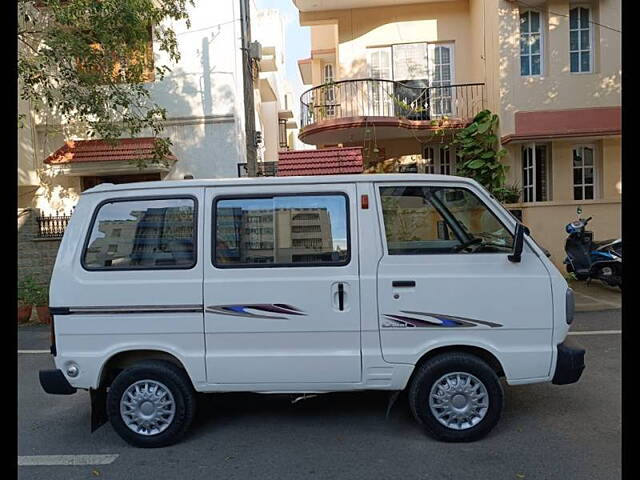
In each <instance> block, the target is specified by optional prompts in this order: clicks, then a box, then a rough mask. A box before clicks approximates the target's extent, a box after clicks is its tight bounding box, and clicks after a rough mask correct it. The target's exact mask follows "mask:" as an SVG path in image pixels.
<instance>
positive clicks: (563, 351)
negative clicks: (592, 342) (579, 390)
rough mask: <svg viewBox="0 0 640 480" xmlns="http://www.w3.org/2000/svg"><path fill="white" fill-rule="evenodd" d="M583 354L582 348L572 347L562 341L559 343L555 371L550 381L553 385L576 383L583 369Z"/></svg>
mask: <svg viewBox="0 0 640 480" xmlns="http://www.w3.org/2000/svg"><path fill="white" fill-rule="evenodd" d="M584 354H585V350H584V348H573V347H569V346H568V345H565V343H564V342H562V343H559V344H558V361H557V362H556V371H555V373H554V375H553V380H551V382H552V383H553V384H554V385H568V384H570V383H576V382H577V381H578V380H579V379H580V375H582V371H583V370H584V366H585V365H584Z"/></svg>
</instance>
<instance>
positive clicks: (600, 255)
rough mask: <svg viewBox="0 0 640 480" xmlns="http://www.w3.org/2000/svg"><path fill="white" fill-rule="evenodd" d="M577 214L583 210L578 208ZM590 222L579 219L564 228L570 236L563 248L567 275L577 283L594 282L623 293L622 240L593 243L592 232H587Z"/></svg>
mask: <svg viewBox="0 0 640 480" xmlns="http://www.w3.org/2000/svg"><path fill="white" fill-rule="evenodd" d="M577 212H578V215H580V214H581V213H582V209H581V208H579V207H578V210H577ZM592 218H593V217H589V218H587V219H583V218H578V220H576V221H574V222H571V223H568V224H567V225H566V227H565V230H566V231H567V233H568V234H569V236H568V237H567V240H566V242H565V245H564V250H565V252H566V253H567V257H566V258H565V259H564V264H565V265H566V266H567V272H569V273H573V274H574V275H575V276H576V278H577V279H578V280H586V281H587V282H589V281H591V280H592V279H594V278H595V279H598V280H600V281H602V282H604V283H606V284H607V285H610V286H612V287H619V288H620V290H622V239H621V238H619V239H615V240H603V241H599V242H596V241H594V240H593V232H591V231H589V230H586V227H587V224H588V223H589V221H590V220H591V219H592Z"/></svg>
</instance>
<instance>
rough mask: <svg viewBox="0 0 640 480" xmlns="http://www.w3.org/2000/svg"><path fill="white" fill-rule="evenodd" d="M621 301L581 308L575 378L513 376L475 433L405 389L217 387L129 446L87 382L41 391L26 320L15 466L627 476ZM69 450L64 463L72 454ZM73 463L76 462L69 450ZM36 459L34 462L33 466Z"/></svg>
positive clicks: (334, 474)
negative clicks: (279, 391) (424, 415)
mask: <svg viewBox="0 0 640 480" xmlns="http://www.w3.org/2000/svg"><path fill="white" fill-rule="evenodd" d="M620 330H621V321H620V311H619V310H609V311H601V312H591V313H578V314H577V315H576V319H575V321H574V324H573V325H572V334H574V335H572V337H570V338H571V341H572V342H574V343H577V344H579V345H582V346H583V347H585V348H586V349H587V356H586V363H587V368H586V370H585V372H584V374H583V375H582V378H581V380H580V382H578V383H577V384H574V385H566V386H555V385H551V384H538V385H523V386H518V387H505V409H504V412H503V415H502V419H501V420H500V423H499V424H498V426H497V427H496V428H495V429H494V430H493V431H492V432H491V433H490V434H489V436H488V437H486V438H485V439H483V440H481V441H478V442H475V443H471V444H446V443H440V442H437V441H434V440H432V439H431V438H430V437H428V436H427V435H426V434H425V433H424V432H423V431H422V429H421V428H420V427H419V426H418V425H417V424H416V422H415V421H414V420H413V418H412V417H411V415H410V413H409V408H408V405H407V400H406V397H404V396H401V397H400V398H399V399H398V401H397V402H396V404H395V405H394V407H393V408H392V410H391V412H390V415H389V417H388V418H385V413H386V408H387V399H388V394H386V393H384V392H360V393H339V394H324V395H319V396H317V397H313V398H309V399H307V400H302V401H299V402H296V403H292V402H291V400H292V398H293V397H290V396H280V395H278V396H270V395H257V394H220V395H211V396H203V397H202V398H200V402H199V410H198V414H197V416H196V420H195V423H194V425H193V426H192V428H191V431H190V432H189V433H187V435H186V437H185V438H184V439H183V441H182V442H181V443H179V444H178V445H175V446H172V447H168V448H164V449H159V450H145V449H137V448H133V447H130V446H128V445H127V444H126V443H124V441H122V440H121V439H120V438H119V437H118V436H117V435H116V434H115V432H114V431H113V430H112V428H111V427H110V425H108V424H107V425H104V426H103V427H101V428H100V429H99V430H98V431H96V432H95V433H93V434H91V433H90V432H89V425H90V409H89V396H88V394H87V393H86V392H78V393H76V394H75V395H70V396H55V395H47V394H45V393H44V392H43V391H42V389H41V388H40V386H39V384H38V379H37V372H38V370H39V369H43V368H52V366H53V361H52V358H51V356H50V355H47V354H42V353H30V352H38V351H41V350H46V348H47V344H48V333H47V331H46V327H31V326H29V327H21V328H19V338H18V342H19V344H18V348H19V349H20V351H21V352H24V353H19V354H18V369H19V370H18V375H19V377H18V379H19V385H18V398H19V402H18V455H19V458H18V463H19V464H20V466H19V467H18V477H19V478H21V479H47V480H56V479H65V480H67V479H90V478H105V479H135V480H138V479H139V478H140V477H141V476H142V477H145V478H153V479H154V480H158V479H176V478H182V479H200V478H202V479H214V478H223V479H225V480H227V479H260V480H262V479H274V480H276V479H277V480H285V479H296V480H299V479H305V480H309V479H337V478H340V479H342V478H345V479H366V480H371V479H376V480H378V479H396V478H402V479H406V480H409V479H416V480H426V479H438V480H446V479H452V480H453V479H455V480H464V479H473V480H484V479H491V480H499V479H505V480H506V479H509V480H511V479H513V480H521V479H546V480H554V479H558V480H567V479H582V478H585V479H586V478H588V479H590V480H597V479H602V480H608V479H612V480H613V479H619V478H620V477H621V465H620V452H621V435H620V433H621V410H620V394H621V375H620V367H621V365H620V350H621V342H620V339H621V335H620V333H619V332H620ZM65 463H67V465H64V464H65ZM69 463H70V464H72V465H74V466H69V465H68V464H69ZM34 464H36V465H39V466H34Z"/></svg>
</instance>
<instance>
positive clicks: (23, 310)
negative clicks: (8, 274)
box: [18, 279, 33, 323]
mask: <svg viewBox="0 0 640 480" xmlns="http://www.w3.org/2000/svg"><path fill="white" fill-rule="evenodd" d="M29 280H30V279H25V280H22V281H21V282H18V323H27V322H28V321H29V319H30V318H31V312H32V311H33V299H32V297H31V292H30V290H29V288H28V285H27V284H28V282H29Z"/></svg>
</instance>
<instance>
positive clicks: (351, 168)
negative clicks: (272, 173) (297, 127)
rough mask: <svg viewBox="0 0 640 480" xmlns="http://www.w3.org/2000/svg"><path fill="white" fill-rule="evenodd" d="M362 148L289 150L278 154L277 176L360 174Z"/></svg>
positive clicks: (361, 169) (361, 168)
mask: <svg viewBox="0 0 640 480" xmlns="http://www.w3.org/2000/svg"><path fill="white" fill-rule="evenodd" d="M363 169H364V167H363V162H362V147H342V148H322V149H318V150H290V151H288V152H279V153H278V174H277V175H278V176H279V177H291V176H294V175H340V174H348V173H362V171H363Z"/></svg>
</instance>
